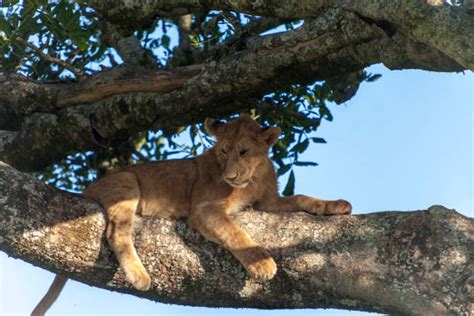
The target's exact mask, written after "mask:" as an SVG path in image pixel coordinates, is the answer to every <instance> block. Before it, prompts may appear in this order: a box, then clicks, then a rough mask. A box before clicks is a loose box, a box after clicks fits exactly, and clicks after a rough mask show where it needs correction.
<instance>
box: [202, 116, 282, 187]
mask: <svg viewBox="0 0 474 316" xmlns="http://www.w3.org/2000/svg"><path fill="white" fill-rule="evenodd" d="M204 126H205V128H206V131H207V133H208V134H209V135H212V136H215V137H216V139H217V142H216V144H215V146H214V149H213V150H214V151H215V153H216V154H217V157H218V161H219V164H220V166H221V170H222V178H223V180H224V181H225V182H227V183H228V184H229V185H230V186H232V187H234V188H244V187H246V186H247V184H248V183H249V182H250V181H251V180H252V177H253V176H254V174H255V171H256V170H257V169H258V166H259V165H261V164H262V163H264V162H265V161H267V159H268V149H269V148H270V147H271V146H272V145H273V144H274V143H275V142H276V141H277V139H278V136H279V135H280V131H281V130H280V128H278V127H270V128H262V127H260V126H259V125H258V124H257V123H256V122H255V121H254V120H253V119H252V118H251V117H250V116H249V115H245V114H244V115H241V116H240V117H239V118H238V119H236V120H234V121H231V122H228V123H224V122H221V121H217V120H214V119H206V121H205V123H204Z"/></svg>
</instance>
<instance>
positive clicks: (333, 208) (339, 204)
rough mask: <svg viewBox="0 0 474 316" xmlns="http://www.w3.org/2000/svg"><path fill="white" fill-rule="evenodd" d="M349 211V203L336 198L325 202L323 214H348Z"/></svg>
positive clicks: (350, 210)
mask: <svg viewBox="0 0 474 316" xmlns="http://www.w3.org/2000/svg"><path fill="white" fill-rule="evenodd" d="M351 212H352V205H351V203H349V202H347V201H346V200H337V201H330V202H327V204H326V208H325V210H324V215H342V214H350V213H351Z"/></svg>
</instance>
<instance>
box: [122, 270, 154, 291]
mask: <svg viewBox="0 0 474 316" xmlns="http://www.w3.org/2000/svg"><path fill="white" fill-rule="evenodd" d="M125 275H126V277H127V281H128V282H130V283H132V285H133V287H134V288H136V289H137V290H140V291H148V290H149V289H150V286H151V279H150V276H149V275H148V273H147V272H146V270H145V268H144V267H143V266H141V265H138V264H135V265H133V266H128V267H127V268H126V269H125Z"/></svg>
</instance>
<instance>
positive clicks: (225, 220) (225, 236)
mask: <svg viewBox="0 0 474 316" xmlns="http://www.w3.org/2000/svg"><path fill="white" fill-rule="evenodd" d="M188 221H189V224H190V225H191V226H192V227H193V228H195V229H196V230H198V231H199V232H200V233H201V234H202V235H203V236H204V237H205V238H207V239H209V240H211V241H213V242H215V243H217V244H219V245H221V246H223V247H224V248H226V249H227V250H229V251H230V252H231V253H232V254H233V255H234V257H235V258H237V260H239V261H240V263H242V265H243V266H244V268H245V269H246V270H247V271H248V273H249V274H250V275H251V276H252V277H254V278H258V279H264V280H269V279H271V278H273V276H274V275H275V273H276V271H277V267H276V264H275V261H273V259H272V257H271V256H270V254H269V253H268V252H267V251H266V250H265V249H264V248H262V247H261V246H259V245H258V244H257V243H256V242H254V241H253V240H252V239H251V238H250V236H249V235H248V234H247V232H246V231H244V230H243V229H242V228H240V227H239V226H237V225H236V224H235V223H234V222H233V221H232V220H231V219H230V218H229V217H228V215H227V214H226V213H225V211H224V210H221V209H219V208H212V206H207V207H206V208H205V209H194V210H193V212H192V214H191V215H190V217H189V218H188Z"/></svg>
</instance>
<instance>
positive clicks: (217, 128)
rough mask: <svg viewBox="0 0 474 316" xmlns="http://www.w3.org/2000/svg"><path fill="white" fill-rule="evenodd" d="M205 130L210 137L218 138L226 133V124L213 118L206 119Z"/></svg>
mask: <svg viewBox="0 0 474 316" xmlns="http://www.w3.org/2000/svg"><path fill="white" fill-rule="evenodd" d="M204 129H205V130H206V133H207V134H209V135H210V136H216V137H217V136H219V135H221V134H222V133H224V130H225V123H224V122H222V121H219V120H215V119H212V118H206V120H205V121H204Z"/></svg>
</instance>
